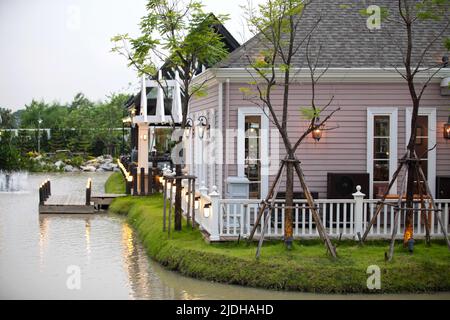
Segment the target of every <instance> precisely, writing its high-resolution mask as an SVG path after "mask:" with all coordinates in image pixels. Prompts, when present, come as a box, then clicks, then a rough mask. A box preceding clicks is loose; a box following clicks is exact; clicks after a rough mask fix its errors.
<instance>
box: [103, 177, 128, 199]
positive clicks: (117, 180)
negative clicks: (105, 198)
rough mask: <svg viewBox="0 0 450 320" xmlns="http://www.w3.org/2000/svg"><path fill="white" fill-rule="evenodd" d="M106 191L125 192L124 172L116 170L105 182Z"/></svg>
mask: <svg viewBox="0 0 450 320" xmlns="http://www.w3.org/2000/svg"><path fill="white" fill-rule="evenodd" d="M105 192H106V193H109V194H125V183H124V180H123V176H122V173H120V172H114V173H113V174H112V175H111V176H110V177H109V178H108V180H107V181H106V183H105Z"/></svg>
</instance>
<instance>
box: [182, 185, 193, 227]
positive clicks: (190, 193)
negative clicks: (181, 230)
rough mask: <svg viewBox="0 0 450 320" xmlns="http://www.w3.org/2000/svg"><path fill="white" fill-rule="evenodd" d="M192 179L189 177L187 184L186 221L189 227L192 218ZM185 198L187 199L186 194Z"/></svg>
mask: <svg viewBox="0 0 450 320" xmlns="http://www.w3.org/2000/svg"><path fill="white" fill-rule="evenodd" d="M191 181H192V179H191V178H189V179H188V185H187V203H186V221H187V227H189V223H190V221H189V220H190V219H191V217H190V216H191V215H190V213H191V198H192V188H191ZM184 196H185V200H186V195H184Z"/></svg>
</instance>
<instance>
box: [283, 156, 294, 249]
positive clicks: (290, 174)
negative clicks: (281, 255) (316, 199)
mask: <svg viewBox="0 0 450 320" xmlns="http://www.w3.org/2000/svg"><path fill="white" fill-rule="evenodd" d="M293 207H294V166H293V162H288V163H286V209H285V210H284V213H285V215H284V242H285V244H286V246H287V248H288V249H290V248H291V246H292V241H293V239H294V228H293V220H294V219H293V209H292V208H293Z"/></svg>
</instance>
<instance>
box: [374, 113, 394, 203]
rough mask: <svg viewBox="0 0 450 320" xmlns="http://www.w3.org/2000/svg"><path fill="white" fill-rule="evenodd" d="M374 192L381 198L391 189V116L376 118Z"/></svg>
mask: <svg viewBox="0 0 450 320" xmlns="http://www.w3.org/2000/svg"><path fill="white" fill-rule="evenodd" d="M373 135H374V138H373V144H374V147H373V149H374V159H373V191H374V197H375V198H380V197H382V196H383V194H384V193H385V192H386V189H387V188H388V187H389V167H390V157H389V155H390V139H391V138H390V116H375V117H374V134H373Z"/></svg>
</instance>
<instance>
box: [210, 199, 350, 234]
mask: <svg viewBox="0 0 450 320" xmlns="http://www.w3.org/2000/svg"><path fill="white" fill-rule="evenodd" d="M259 204H260V202H259V201H254V200H236V199H233V200H220V213H219V231H220V236H221V237H231V238H233V237H244V238H245V237H247V236H248V235H249V234H250V232H251V230H252V228H253V226H254V225H255V221H256V218H257V215H258V212H259ZM315 204H316V206H317V208H318V211H319V214H320V215H321V219H322V221H323V222H324V226H325V227H326V228H327V230H328V233H329V234H330V235H336V236H339V237H341V236H342V237H353V235H354V220H355V219H354V208H355V201H354V200H316V201H315ZM294 207H295V208H294V212H293V218H294V220H293V223H294V224H293V226H294V237H296V238H299V237H302V238H316V237H318V236H319V232H318V230H317V228H316V223H315V221H314V219H313V217H312V213H311V210H310V209H309V206H308V204H307V202H306V200H295V201H294ZM284 218H285V204H284V201H282V200H281V201H276V202H275V203H274V208H272V209H270V215H269V216H268V219H270V220H269V221H268V223H267V229H266V232H265V236H266V237H267V238H275V239H276V238H282V237H283V233H284ZM264 224H265V221H264V216H263V217H262V219H261V223H260V225H259V226H258V228H257V229H256V233H255V235H256V236H257V237H258V236H259V235H260V234H261V230H262V227H263V226H264Z"/></svg>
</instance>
